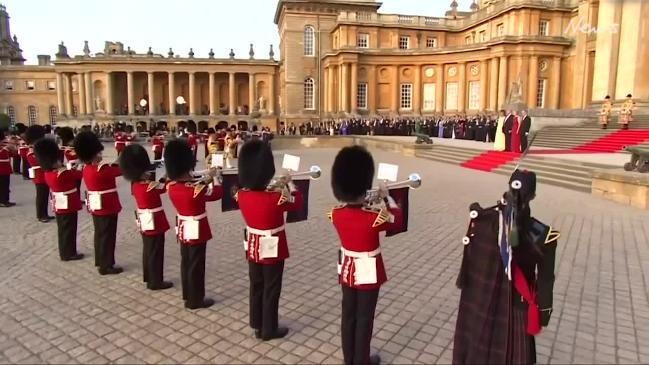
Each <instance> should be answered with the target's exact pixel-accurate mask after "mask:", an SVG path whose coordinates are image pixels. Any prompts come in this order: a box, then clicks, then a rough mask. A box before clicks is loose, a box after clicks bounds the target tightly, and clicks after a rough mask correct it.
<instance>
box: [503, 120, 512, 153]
mask: <svg viewBox="0 0 649 365" xmlns="http://www.w3.org/2000/svg"><path fill="white" fill-rule="evenodd" d="M513 129H514V114H512V111H511V110H508V111H507V116H506V117H505V123H503V133H504V134H505V151H507V152H511V151H512V130H513Z"/></svg>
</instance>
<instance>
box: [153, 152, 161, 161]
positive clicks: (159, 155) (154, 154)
mask: <svg viewBox="0 0 649 365" xmlns="http://www.w3.org/2000/svg"><path fill="white" fill-rule="evenodd" d="M153 159H154V160H161V159H162V151H155V152H153Z"/></svg>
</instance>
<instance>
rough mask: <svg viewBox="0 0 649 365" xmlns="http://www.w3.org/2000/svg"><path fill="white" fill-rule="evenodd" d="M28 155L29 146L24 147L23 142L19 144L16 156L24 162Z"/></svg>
mask: <svg viewBox="0 0 649 365" xmlns="http://www.w3.org/2000/svg"><path fill="white" fill-rule="evenodd" d="M28 153H29V146H28V145H26V144H25V143H24V142H21V143H20V146H19V147H18V155H20V158H22V159H23V160H26V159H27V154H28Z"/></svg>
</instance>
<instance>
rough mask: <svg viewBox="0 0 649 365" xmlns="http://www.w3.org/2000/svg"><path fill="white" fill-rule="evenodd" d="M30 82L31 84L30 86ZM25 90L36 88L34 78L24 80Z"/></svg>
mask: <svg viewBox="0 0 649 365" xmlns="http://www.w3.org/2000/svg"><path fill="white" fill-rule="evenodd" d="M30 83H31V86H30ZM25 90H27V91H35V90H36V81H35V80H25Z"/></svg>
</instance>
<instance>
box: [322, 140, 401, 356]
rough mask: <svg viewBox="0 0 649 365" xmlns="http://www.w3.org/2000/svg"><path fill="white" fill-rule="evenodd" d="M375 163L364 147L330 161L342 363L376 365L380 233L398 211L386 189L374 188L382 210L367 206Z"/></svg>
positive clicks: (396, 219) (395, 222)
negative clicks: (337, 246) (373, 342)
mask: <svg viewBox="0 0 649 365" xmlns="http://www.w3.org/2000/svg"><path fill="white" fill-rule="evenodd" d="M373 178H374V160H373V158H372V155H371V154H370V153H369V152H368V151H367V150H366V149H365V148H363V147H360V146H354V147H345V148H343V149H342V150H341V151H340V152H339V153H338V155H337V156H336V159H335V161H334V164H333V167H332V176H331V186H332V189H333V193H334V196H335V197H336V199H337V200H338V201H340V202H341V203H342V204H343V205H341V206H338V207H336V208H334V209H333V210H332V211H331V213H330V216H329V218H330V219H331V221H332V222H333V225H334V227H335V228H336V231H337V232H338V236H339V237H340V244H341V249H340V253H339V261H338V265H339V266H338V267H339V272H338V274H339V281H340V285H341V286H342V319H341V337H342V350H343V357H344V360H345V364H368V363H370V364H376V363H379V362H380V357H379V356H378V355H372V356H370V341H371V339H372V329H373V325H374V313H375V310H376V303H377V300H378V297H379V289H380V288H381V285H382V284H383V283H385V282H386V281H387V275H386V272H385V266H384V264H383V256H382V255H381V245H380V242H379V233H380V232H382V231H386V230H387V229H389V228H391V227H399V226H400V225H401V219H402V212H401V209H399V207H398V206H397V205H396V203H395V202H394V200H393V199H392V198H391V197H390V196H389V193H388V191H387V189H386V188H385V186H382V187H381V188H380V190H379V194H380V196H381V197H382V198H383V199H384V200H385V202H386V204H387V205H386V208H385V209H380V210H379V209H370V208H366V205H365V197H366V193H367V191H368V190H369V189H370V188H371V187H372V181H373Z"/></svg>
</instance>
